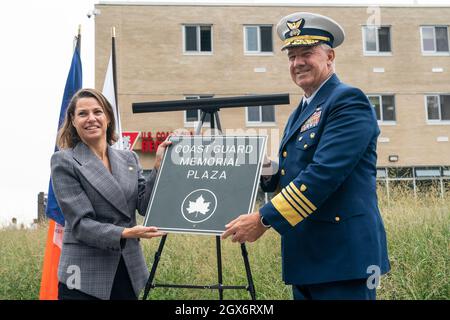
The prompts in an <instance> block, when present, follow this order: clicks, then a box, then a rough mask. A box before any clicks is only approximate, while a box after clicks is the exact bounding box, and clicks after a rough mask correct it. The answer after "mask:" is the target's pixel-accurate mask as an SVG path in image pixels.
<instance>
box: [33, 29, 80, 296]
mask: <svg viewBox="0 0 450 320" xmlns="http://www.w3.org/2000/svg"><path fill="white" fill-rule="evenodd" d="M75 40H76V44H75V50H74V53H73V56H72V63H71V65H70V70H69V75H68V76H67V81H66V86H65V88H64V96H63V99H62V103H61V109H60V112H59V121H58V130H59V128H60V127H61V125H62V123H63V121H64V117H65V115H66V109H67V107H68V104H69V101H70V99H71V98H72V96H73V95H74V94H75V92H77V91H78V90H79V89H81V87H82V78H83V74H82V68H81V58H80V45H81V35H80V32H78V36H77V37H76V38H75ZM56 151H58V147H57V146H55V152H56ZM45 213H46V215H47V216H48V217H49V218H50V220H49V228H48V233H47V243H46V247H45V254H44V264H43V267H42V278H41V289H40V292H39V299H40V300H56V299H58V274H57V273H58V265H59V256H60V255H61V247H62V237H63V233H64V216H63V214H62V212H61V209H60V208H59V206H58V203H57V202H56V198H55V194H54V193H53V187H52V180H51V178H50V183H49V187H48V195H47V209H46V212H45Z"/></svg>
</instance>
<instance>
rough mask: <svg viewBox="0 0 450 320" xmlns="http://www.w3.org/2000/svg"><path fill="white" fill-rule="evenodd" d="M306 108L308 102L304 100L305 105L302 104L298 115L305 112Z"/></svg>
mask: <svg viewBox="0 0 450 320" xmlns="http://www.w3.org/2000/svg"><path fill="white" fill-rule="evenodd" d="M307 107H308V101H306V100H305V103H303V105H302V110H301V111H300V113H302V112H303V111H305V110H306V108H307Z"/></svg>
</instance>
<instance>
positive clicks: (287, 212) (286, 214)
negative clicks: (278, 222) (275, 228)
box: [271, 192, 303, 226]
mask: <svg viewBox="0 0 450 320" xmlns="http://www.w3.org/2000/svg"><path fill="white" fill-rule="evenodd" d="M271 202H272V204H273V206H274V207H275V209H277V211H278V212H279V213H280V214H281V215H282V216H283V218H285V219H286V220H287V221H288V222H289V224H290V225H291V226H295V225H296V224H297V223H299V222H300V221H302V220H303V217H302V216H301V215H299V214H298V213H297V211H295V209H294V208H293V207H292V206H291V205H290V204H289V202H287V201H286V199H285V198H284V196H283V194H282V193H281V192H280V193H279V194H277V195H276V196H275V197H274V198H273V199H272V200H271Z"/></svg>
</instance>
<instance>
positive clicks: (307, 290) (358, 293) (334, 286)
mask: <svg viewBox="0 0 450 320" xmlns="http://www.w3.org/2000/svg"><path fill="white" fill-rule="evenodd" d="M292 292H293V294H294V300H375V299H376V289H369V288H368V287H367V280H366V279H355V280H347V281H336V282H328V283H318V284H311V285H293V286H292Z"/></svg>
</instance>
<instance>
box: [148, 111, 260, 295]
mask: <svg viewBox="0 0 450 320" xmlns="http://www.w3.org/2000/svg"><path fill="white" fill-rule="evenodd" d="M208 114H209V115H210V119H211V130H212V131H213V132H214V129H216V128H217V130H218V131H219V134H220V135H221V134H222V126H221V124H220V119H219V108H205V109H201V115H200V121H199V123H198V125H197V127H196V129H195V134H196V135H199V134H200V133H201V129H202V127H203V125H204V123H205V120H206V116H207V115H208ZM166 240H167V235H164V236H162V238H161V241H160V243H159V247H158V250H157V252H156V253H155V258H154V262H153V265H152V269H151V271H150V276H149V278H148V280H147V284H146V286H145V290H144V296H143V300H147V297H148V295H149V293H150V290H151V289H153V288H158V287H159V288H187V289H212V290H217V291H218V293H219V300H223V291H224V290H225V289H238V290H239V289H244V290H247V291H248V292H249V293H250V298H251V299H252V300H256V292H255V286H254V283H253V277H252V273H251V270H250V263H249V260H248V252H247V248H246V247H245V244H244V243H242V244H241V254H242V258H243V259H244V265H245V272H246V274H247V285H246V286H243V285H228V286H227V285H223V273H222V250H221V240H220V236H216V252H217V280H218V281H217V284H213V285H190V284H157V283H155V282H154V280H155V275H156V269H157V268H158V263H159V260H160V259H161V255H162V251H163V249H164V244H165V243H166Z"/></svg>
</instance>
